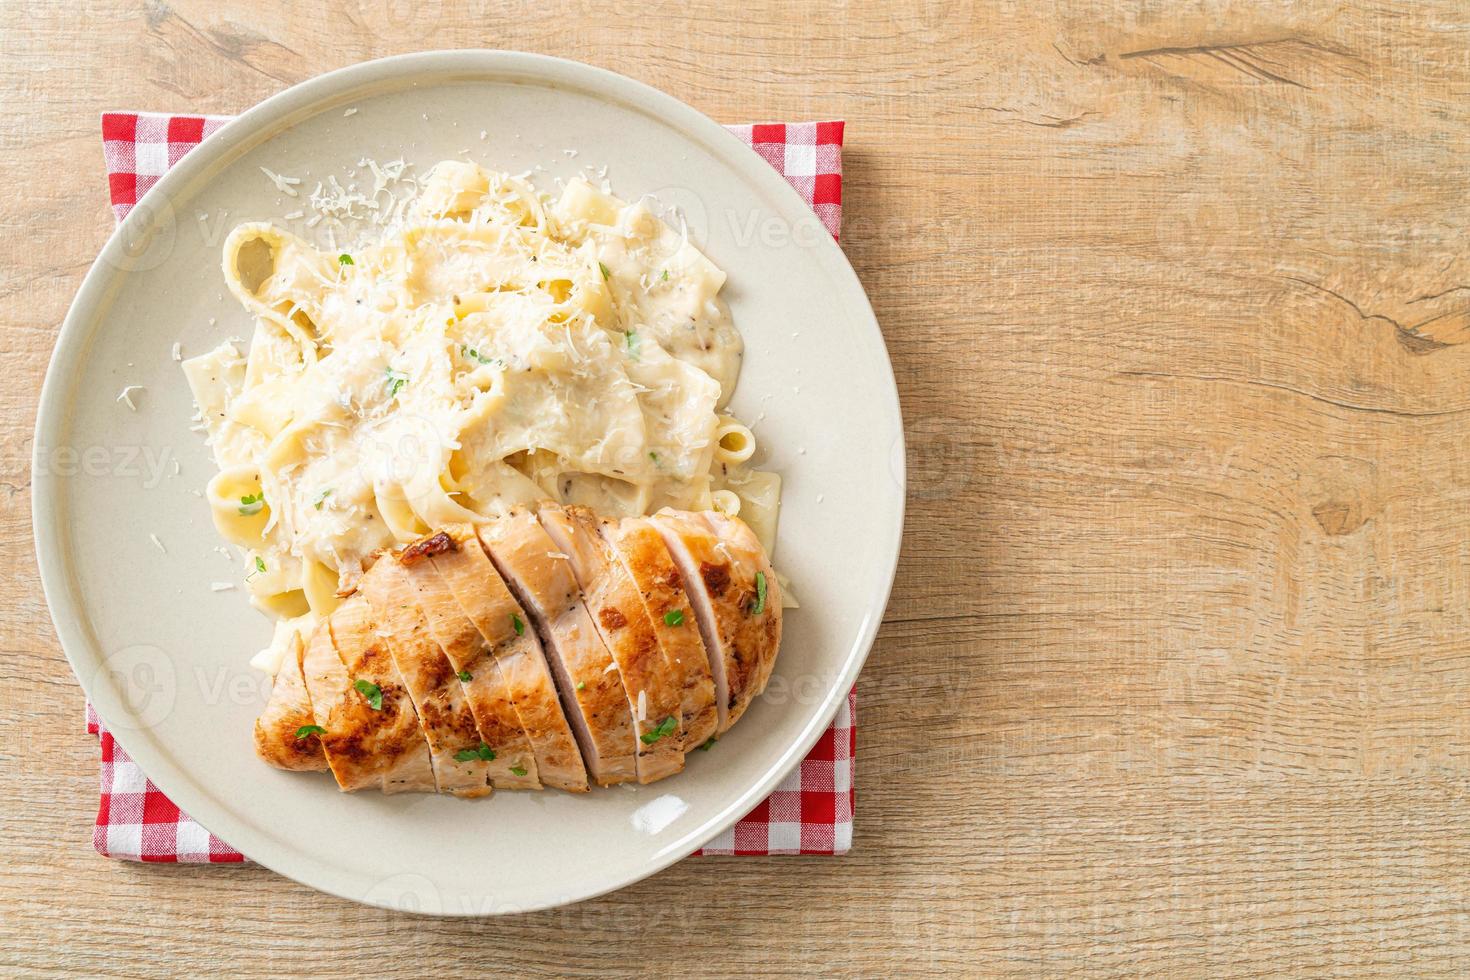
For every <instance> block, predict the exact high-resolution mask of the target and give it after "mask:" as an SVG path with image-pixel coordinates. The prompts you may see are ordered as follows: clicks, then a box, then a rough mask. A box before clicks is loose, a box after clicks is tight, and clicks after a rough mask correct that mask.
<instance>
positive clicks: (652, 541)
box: [600, 517, 719, 752]
mask: <svg viewBox="0 0 1470 980" xmlns="http://www.w3.org/2000/svg"><path fill="white" fill-rule="evenodd" d="M600 531H601V534H602V537H603V539H604V540H605V541H607V543H608V544H609V545H611V546H612V550H613V552H614V553H615V554H616V555H617V557H618V559H619V560H620V561H621V562H622V565H623V567H624V568H625V569H627V571H628V574H630V575H631V576H632V577H633V581H634V582H635V583H636V584H637V586H638V590H639V592H641V593H642V596H643V607H644V608H645V609H646V610H647V611H648V616H649V619H650V620H651V621H652V623H653V630H654V633H655V635H657V637H658V643H659V646H660V647H661V648H662V649H663V653H664V661H665V663H666V665H667V666H666V669H667V670H668V671H670V673H671V676H672V678H673V679H674V682H675V683H677V684H678V685H679V686H680V687H681V688H682V691H683V696H682V703H681V707H682V710H683V732H682V743H681V746H680V748H681V749H682V750H683V751H685V752H687V751H689V750H690V749H694V748H698V747H699V746H701V745H703V744H704V743H705V741H706V740H707V739H708V738H709V737H710V736H711V735H713V734H714V733H715V729H716V728H717V727H718V724H719V714H718V711H717V709H716V707H715V682H714V674H713V673H712V671H711V668H710V661H709V654H708V653H707V652H706V650H705V647H704V640H703V638H702V637H701V636H700V635H699V621H698V619H697V618H696V617H695V615H694V609H693V607H692V606H691V605H690V602H689V595H688V593H686V592H685V591H684V581H683V578H682V577H681V576H680V575H679V569H678V567H677V566H675V564H674V559H673V556H672V555H670V554H669V548H668V545H666V544H664V539H663V536H662V535H660V534H659V532H658V528H656V527H654V526H653V525H652V524H651V523H649V521H648V520H647V519H646V518H642V517H630V518H627V519H625V520H621V521H603V522H602V523H601V527H600Z"/></svg>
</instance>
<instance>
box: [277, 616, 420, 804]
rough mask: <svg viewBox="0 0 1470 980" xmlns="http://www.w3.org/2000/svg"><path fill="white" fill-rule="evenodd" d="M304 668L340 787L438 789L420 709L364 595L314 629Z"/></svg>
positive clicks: (323, 743) (312, 705)
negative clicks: (412, 697)
mask: <svg viewBox="0 0 1470 980" xmlns="http://www.w3.org/2000/svg"><path fill="white" fill-rule="evenodd" d="M331 654H335V656H336V663H332V662H331V661H332V657H331V656H330V655H331ZM303 666H304V668H305V669H304V673H305V675H306V689H307V691H308V692H309V693H310V694H311V707H312V713H313V714H314V715H315V716H316V723H317V724H318V725H320V726H321V727H323V728H325V729H326V734H324V735H322V736H321V740H322V748H323V749H324V750H325V751H326V755H327V762H328V763H329V764H330V765H331V767H332V774H333V775H334V776H336V777H337V784H338V785H339V786H341V787H342V789H344V790H348V791H352V790H358V789H364V788H368V787H374V786H377V787H381V788H382V790H383V792H385V793H402V792H421V793H432V792H434V791H435V790H436V788H437V787H436V784H435V782H434V768H433V766H432V765H431V764H430V762H429V743H428V741H427V739H426V738H425V737H424V729H423V726H422V725H421V724H420V723H419V716H418V712H417V711H416V710H415V709H414V706H413V700H412V699H411V698H410V697H409V696H408V691H407V689H406V688H405V686H404V683H403V678H402V677H401V676H400V675H399V673H398V668H397V666H395V664H394V662H393V656H392V654H391V653H389V651H388V647H387V644H385V643H384V642H383V640H382V637H380V636H379V635H378V632H377V627H376V625H375V623H374V621H373V615H372V610H371V609H370V608H369V607H368V603H367V600H366V599H364V598H363V597H362V596H360V595H357V596H353V597H352V598H350V599H348V600H347V601H346V602H344V603H342V605H340V606H338V607H337V609H336V610H335V611H334V612H333V613H332V615H331V616H329V617H328V618H327V621H326V623H324V624H323V625H322V626H320V627H318V628H317V631H316V633H315V634H314V635H313V636H312V639H311V642H310V643H309V644H308V646H307V653H306V658H305V661H304V663H303ZM374 704H376V705H377V706H376V707H374Z"/></svg>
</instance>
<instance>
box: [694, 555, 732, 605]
mask: <svg viewBox="0 0 1470 980" xmlns="http://www.w3.org/2000/svg"><path fill="white" fill-rule="evenodd" d="M699 578H700V580H701V581H703V582H704V587H705V588H706V589H709V594H710V595H712V596H714V597H715V598H716V599H719V598H722V597H723V596H724V595H725V590H726V589H728V588H729V587H730V569H729V567H728V566H726V565H724V564H719V565H714V564H711V563H709V562H700V563H699Z"/></svg>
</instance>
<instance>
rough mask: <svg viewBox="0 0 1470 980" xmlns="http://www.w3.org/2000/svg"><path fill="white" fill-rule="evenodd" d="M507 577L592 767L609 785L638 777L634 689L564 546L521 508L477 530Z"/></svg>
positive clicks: (597, 777) (595, 777)
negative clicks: (561, 549) (621, 670)
mask: <svg viewBox="0 0 1470 980" xmlns="http://www.w3.org/2000/svg"><path fill="white" fill-rule="evenodd" d="M475 530H476V532H477V533H478V534H479V536H480V543H481V544H482V545H484V547H485V551H486V553H487V554H489V556H490V560H491V561H492V562H493V563H494V564H495V568H496V570H497V571H499V572H500V575H501V577H502V578H503V579H505V584H506V585H508V586H509V587H510V589H511V592H512V593H514V594H515V597H516V599H518V600H519V601H520V604H521V606H522V608H523V609H525V611H526V612H527V613H528V614H529V617H528V622H526V623H525V624H522V626H521V627H520V628H518V630H517V632H519V631H520V629H524V630H525V631H526V632H530V631H531V629H532V628H533V627H534V629H535V631H536V632H537V633H539V634H540V636H541V640H542V643H543V646H544V649H545V651H546V661H547V663H548V665H549V666H550V667H551V671H552V674H553V676H554V677H555V678H556V682H557V687H558V688H559V689H560V693H561V696H562V705H563V707H564V708H565V709H566V718H567V721H568V722H569V723H570V724H571V726H572V732H573V734H574V735H575V736H576V739H577V745H578V746H579V747H580V748H581V750H582V758H583V759H585V760H586V763H587V771H588V774H589V775H590V776H591V777H592V779H593V780H594V781H595V782H597V783H599V784H600V785H603V786H610V785H613V784H614V783H624V782H628V781H630V780H633V779H636V778H637V776H638V769H637V764H636V762H635V750H636V745H637V740H636V737H635V736H634V734H633V715H632V712H631V711H630V710H629V706H628V696H627V692H626V691H625V690H624V689H623V681H622V678H621V677H619V676H618V674H617V664H616V663H614V661H613V659H612V655H611V654H610V653H608V650H607V647H606V646H605V645H604V644H603V642H602V638H601V637H600V636H599V635H598V633H597V627H596V626H594V625H593V623H592V618H591V616H589V615H588V613H587V607H586V606H585V605H584V604H583V603H582V598H581V595H580V594H579V592H578V590H577V583H576V580H575V579H574V578H573V577H572V572H571V569H570V568H569V567H568V561H567V559H566V556H565V554H564V553H562V552H559V551H558V549H557V548H556V546H555V545H554V544H553V543H552V540H551V538H549V537H547V535H546V532H545V531H543V530H542V529H541V525H540V524H539V523H537V521H536V515H534V514H532V513H530V512H529V511H524V510H513V511H511V512H510V513H509V514H507V515H506V516H505V517H502V518H501V519H499V520H497V521H495V522H494V523H492V524H481V525H479V526H478V527H477V528H476V529H475Z"/></svg>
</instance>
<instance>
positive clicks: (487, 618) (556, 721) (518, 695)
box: [430, 524, 587, 793]
mask: <svg viewBox="0 0 1470 980" xmlns="http://www.w3.org/2000/svg"><path fill="white" fill-rule="evenodd" d="M446 532H447V533H449V534H450V535H451V536H452V537H453V538H454V539H455V541H456V542H457V543H458V545H459V547H458V548H456V549H455V550H453V551H445V552H442V553H440V554H436V555H433V556H432V557H431V558H430V561H432V562H433V564H434V568H435V570H436V571H437V572H438V573H439V575H440V576H441V577H442V578H443V580H444V583H445V585H447V586H448V587H449V591H450V592H451V593H453V594H454V598H455V600H456V601H457V602H458V603H459V606H460V608H461V609H462V610H463V612H464V614H465V616H466V617H468V618H469V620H470V622H471V623H473V624H474V626H475V629H476V630H477V631H478V632H479V634H480V637H481V639H482V640H483V641H484V642H485V644H486V645H487V646H488V647H489V649H490V652H491V656H492V657H493V658H494V661H495V666H496V667H497V668H498V669H499V671H500V674H501V676H502V678H503V679H504V682H505V695H506V697H507V698H509V700H510V702H511V703H512V704H513V705H514V708H515V713H516V716H517V718H518V719H519V720H520V725H521V728H522V730H523V731H524V732H525V738H526V741H527V742H528V744H529V748H530V751H529V752H526V753H523V754H522V755H521V762H520V763H519V765H518V768H520V769H522V770H524V771H525V774H526V775H525V777H524V778H526V779H531V778H533V777H535V778H538V779H539V781H540V782H541V783H543V784H545V785H547V786H551V787H554V788H556V789H564V790H569V791H571V792H574V793H585V792H586V791H587V769H586V767H585V766H584V765H583V764H582V754H581V752H580V751H579V750H578V748H577V743H576V740H575V739H574V738H573V736H572V730H571V727H570V725H568V723H567V717H566V715H565V713H564V712H563V710H562V704H561V701H560V699H559V697H558V695H557V691H556V684H555V683H554V682H553V681H552V679H551V671H550V669H549V668H548V667H547V664H546V656H545V653H544V652H543V651H542V649H541V640H540V639H539V638H538V637H537V635H536V631H535V630H534V629H532V628H531V626H530V623H531V617H530V616H529V615H528V614H527V613H526V611H525V610H524V609H522V608H521V606H520V604H519V603H517V602H516V600H515V597H514V596H512V595H511V594H510V591H509V590H508V589H507V588H506V586H505V582H504V581H502V580H501V577H500V573H499V572H497V571H496V570H495V567H494V566H493V565H491V564H490V559H489V558H488V557H486V555H485V551H484V549H483V548H482V547H481V545H480V542H479V539H478V538H477V537H476V536H475V531H474V529H473V528H471V527H470V526H469V525H467V524H461V525H453V526H451V527H449V528H446ZM517 623H519V624H520V628H519V629H517V627H516V624H517ZM512 775H513V776H514V775H516V774H515V773H514V771H512Z"/></svg>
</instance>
